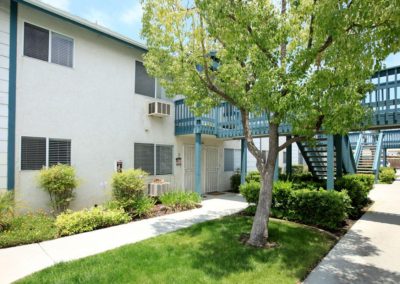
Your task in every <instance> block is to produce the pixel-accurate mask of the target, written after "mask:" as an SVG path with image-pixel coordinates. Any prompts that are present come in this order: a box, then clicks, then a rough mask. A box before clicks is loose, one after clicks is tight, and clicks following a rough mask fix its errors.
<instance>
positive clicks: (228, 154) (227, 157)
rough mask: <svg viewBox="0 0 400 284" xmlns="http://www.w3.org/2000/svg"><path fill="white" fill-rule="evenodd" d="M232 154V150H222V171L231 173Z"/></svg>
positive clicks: (232, 164)
mask: <svg viewBox="0 0 400 284" xmlns="http://www.w3.org/2000/svg"><path fill="white" fill-rule="evenodd" d="M233 159H234V152H233V149H224V171H225V172H233V170H234V168H233V166H234V160H233Z"/></svg>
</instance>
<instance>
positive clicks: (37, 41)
mask: <svg viewBox="0 0 400 284" xmlns="http://www.w3.org/2000/svg"><path fill="white" fill-rule="evenodd" d="M24 55H26V56H29V57H33V58H37V59H40V60H44V61H48V60H49V31H48V30H46V29H43V28H39V27H37V26H34V25H31V24H28V23H25V31H24Z"/></svg>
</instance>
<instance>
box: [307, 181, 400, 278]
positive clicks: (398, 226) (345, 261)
mask: <svg viewBox="0 0 400 284" xmlns="http://www.w3.org/2000/svg"><path fill="white" fill-rule="evenodd" d="M370 198H371V199H372V200H374V201H375V203H374V204H373V206H372V207H371V208H370V209H369V210H368V212H367V213H365V214H364V216H362V218H361V219H360V220H358V221H357V222H356V223H355V224H354V225H353V227H352V228H351V229H350V230H349V231H348V232H347V234H346V235H345V236H344V237H343V238H342V239H341V240H340V241H339V242H338V243H337V244H336V246H335V247H334V248H333V249H332V250H331V251H330V252H329V254H328V255H327V256H326V257H325V258H324V259H323V260H322V261H321V263H320V264H319V265H318V266H317V267H316V268H315V269H314V270H313V271H312V272H311V274H310V275H309V276H308V278H307V279H306V280H305V281H304V283H306V284H320V283H323V284H331V283H363V284H364V283H385V284H392V283H393V284H394V283H396V284H397V283H400V181H399V180H397V181H395V182H394V183H393V184H391V185H384V184H377V185H376V186H375V188H374V190H372V191H371V193H370Z"/></svg>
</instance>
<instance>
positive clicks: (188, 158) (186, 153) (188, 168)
mask: <svg viewBox="0 0 400 284" xmlns="http://www.w3.org/2000/svg"><path fill="white" fill-rule="evenodd" d="M183 148H184V149H183V166H184V169H185V173H184V186H185V190H186V191H194V146H193V145H184V146H183Z"/></svg>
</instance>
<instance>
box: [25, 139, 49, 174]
mask: <svg viewBox="0 0 400 284" xmlns="http://www.w3.org/2000/svg"><path fill="white" fill-rule="evenodd" d="M44 166H46V138H41V137H22V138H21V170H40V169H41V168H42V167H44Z"/></svg>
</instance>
